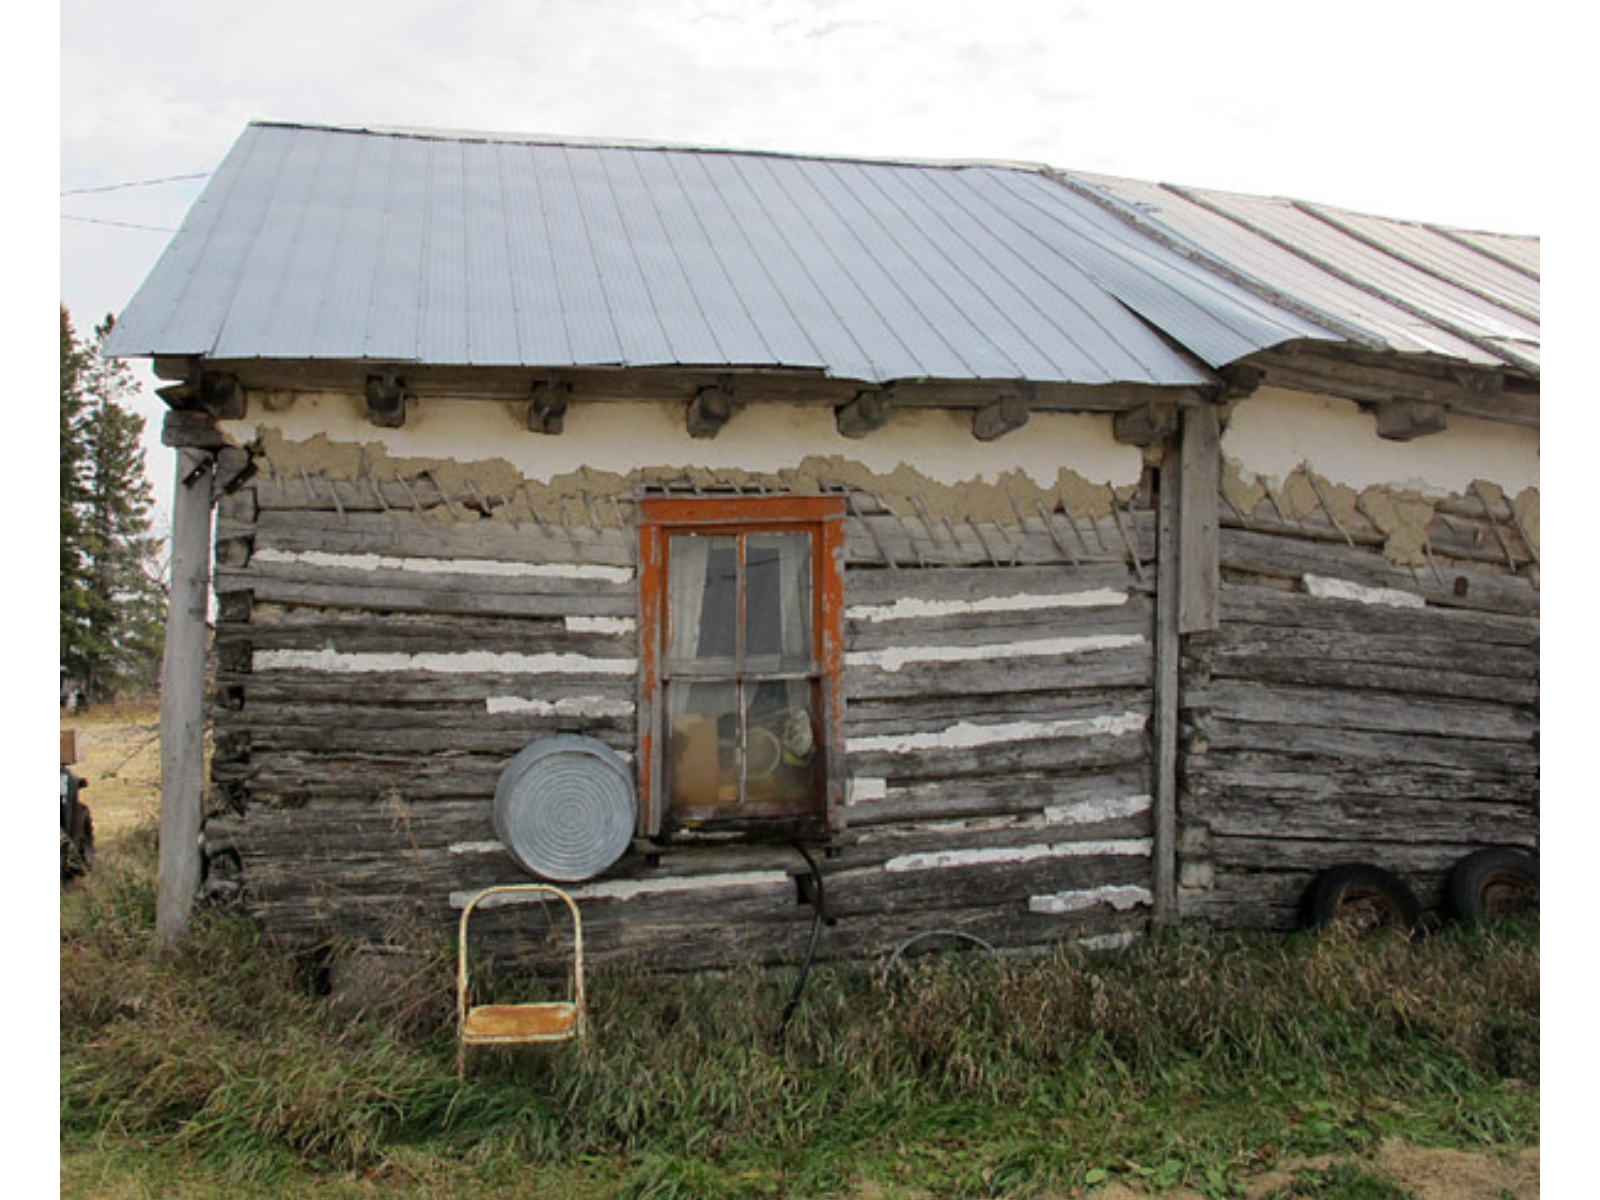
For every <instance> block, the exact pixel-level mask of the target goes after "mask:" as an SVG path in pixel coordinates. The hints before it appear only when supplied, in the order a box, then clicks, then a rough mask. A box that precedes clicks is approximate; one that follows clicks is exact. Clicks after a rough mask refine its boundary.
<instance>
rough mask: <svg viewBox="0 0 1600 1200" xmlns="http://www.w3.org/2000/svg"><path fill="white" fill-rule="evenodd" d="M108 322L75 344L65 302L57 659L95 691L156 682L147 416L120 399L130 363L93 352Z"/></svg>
mask: <svg viewBox="0 0 1600 1200" xmlns="http://www.w3.org/2000/svg"><path fill="white" fill-rule="evenodd" d="M110 331H111V318H109V317H107V318H106V322H105V324H103V325H101V326H100V327H98V328H97V329H96V330H95V339H94V342H93V343H92V344H83V343H79V342H77V340H76V338H75V337H74V336H73V335H72V331H71V324H70V320H69V319H68V317H67V314H66V311H65V309H63V311H62V440H63V445H62V646H61V662H62V671H63V673H64V674H68V675H69V676H70V677H71V678H72V679H74V680H75V681H76V682H78V683H81V684H82V685H83V687H84V689H85V691H86V692H87V694H88V696H89V698H90V699H91V700H98V699H101V698H103V697H105V696H107V695H111V694H114V693H116V692H118V691H122V690H128V689H144V688H149V687H151V686H153V685H154V683H155V679H156V676H157V673H158V670H159V663H160V653H161V613H162V607H163V596H162V593H161V588H160V582H159V579H158V577H157V570H156V565H155V564H156V540H155V538H153V537H152V536H151V534H150V508H151V503H152V498H151V489H150V484H149V481H148V479H147V478H146V477H145V473H144V452H143V449H142V448H141V446H140V444H139V439H140V436H141V434H142V433H143V431H144V419H143V418H142V417H140V416H138V415H137V414H136V413H134V412H132V411H130V410H129V409H127V408H125V407H124V406H123V401H124V400H125V399H126V398H127V397H129V396H131V395H132V394H133V391H134V383H133V379H132V376H131V374H130V372H129V371H128V369H127V367H126V366H124V365H123V364H121V363H118V362H114V361H112V360H110V359H106V358H103V357H101V356H100V354H99V352H98V347H99V346H100V344H101V343H103V342H104V340H105V337H106V335H107V334H108V333H109V332H110ZM69 367H70V369H71V384H72V386H71V389H70V390H71V391H72V392H73V393H74V394H73V395H71V396H69V395H68V392H69V386H68V382H69V376H68V372H69ZM69 435H70V437H71V439H72V441H73V442H74V445H73V446H72V447H71V448H70V449H69V447H68V446H67V444H66V443H67V441H68V438H69ZM69 510H70V514H69ZM69 517H70V519H69ZM69 534H70V538H71V543H70V545H69ZM69 567H70V570H71V574H70V575H69Z"/></svg>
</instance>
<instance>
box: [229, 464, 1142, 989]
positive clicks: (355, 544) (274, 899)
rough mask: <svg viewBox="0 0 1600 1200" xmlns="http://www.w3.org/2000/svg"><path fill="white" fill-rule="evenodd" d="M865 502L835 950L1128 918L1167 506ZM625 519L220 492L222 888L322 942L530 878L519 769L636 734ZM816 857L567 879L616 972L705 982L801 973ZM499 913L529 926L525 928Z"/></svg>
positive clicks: (368, 485)
mask: <svg viewBox="0 0 1600 1200" xmlns="http://www.w3.org/2000/svg"><path fill="white" fill-rule="evenodd" d="M846 495H847V498H848V501H849V504H848V512H849V514H850V515H849V517H848V525H847V539H846V541H847V563H846V584H845V590H846V662H845V672H846V680H845V684H846V738H847V745H846V753H847V755H848V760H847V761H848V772H849V778H850V785H849V803H848V805H847V813H846V828H845V830H844V832H843V833H842V834H841V835H840V836H839V837H838V838H837V839H836V841H835V843H834V844H833V845H832V846H830V847H828V848H827V850H826V853H825V855H821V856H819V861H820V864H821V867H822V870H823V873H824V879H825V885H826V911H827V914H828V917H829V920H830V925H829V927H828V928H827V930H826V931H825V933H824V934H823V936H822V939H821V943H820V946H819V953H820V954H822V955H823V956H871V955H877V954H884V953H889V952H891V951H892V950H893V949H894V948H895V947H896V946H898V945H900V944H903V943H904V942H905V941H906V939H908V938H910V937H912V936H913V935H915V934H919V933H923V932H926V931H929V930H940V929H944V930H950V929H954V930H960V931H962V932H964V933H967V934H971V935H973V936H977V937H981V938H983V939H984V940H986V941H988V942H990V943H992V944H994V945H996V946H1020V945H1032V944H1039V943H1044V942H1049V941H1052V940H1055V939H1060V938H1080V939H1095V938H1111V939H1117V938H1121V937H1124V936H1126V935H1128V934H1129V932H1130V931H1132V930H1133V929H1136V928H1139V927H1141V926H1142V925H1143V924H1144V923H1145V921H1146V919H1147V916H1148V908H1149V904H1150V887H1151V881H1150V876H1151V815H1150V809H1151V794H1150V793H1151V770H1150V741H1149V732H1148V723H1149V716H1150V712H1151V707H1152V706H1151V697H1150V688H1151V672H1152V646H1151V643H1152V636H1153V635H1152V629H1151V621H1152V607H1153V606H1152V603H1151V598H1150V595H1149V589H1150V585H1151V583H1152V582H1153V576H1154V573H1153V555H1154V519H1153V515H1152V513H1151V512H1150V511H1149V509H1148V506H1146V505H1142V504H1140V503H1138V502H1136V501H1135V502H1129V501H1127V500H1124V501H1123V502H1122V503H1121V504H1119V505H1116V506H1114V507H1112V508H1110V509H1109V510H1108V509H1107V508H1105V507H1104V506H1101V508H1100V511H1099V512H1098V514H1096V513H1092V512H1072V511H1069V510H1068V509H1066V508H1064V507H1057V508H1056V509H1054V510H1046V509H1045V508H1043V507H1038V508H1037V509H1036V510H1035V511H1033V512H1027V513H1025V512H1021V511H1019V512H1018V513H1017V519H1016V520H1015V521H1014V522H1010V523H1006V524H998V523H994V522H980V521H953V520H951V519H949V518H948V517H933V516H931V515H929V514H928V513H926V512H915V511H911V512H891V511H890V510H889V509H888V508H887V507H886V506H885V504H884V503H882V502H881V501H880V500H879V499H878V498H876V497H874V496H873V495H871V494H869V493H866V492H861V491H850V492H848V493H846ZM474 505H476V506H477V507H478V510H479V511H478V512H476V513H475V512H473V507H474ZM631 507H632V506H631V504H630V503H629V502H628V501H626V500H622V499H619V498H616V497H614V496H611V495H607V496H604V497H599V496H596V497H574V499H573V503H572V505H571V509H572V511H573V512H574V513H577V514H581V515H580V516H578V517H577V518H576V519H574V520H569V521H566V522H561V523H557V522H553V521H549V520H542V519H537V520H533V521H523V522H521V523H520V524H519V523H515V522H511V521H508V520H507V519H505V518H506V514H505V513H499V514H498V515H497V514H496V513H495V511H494V504H493V502H492V501H491V500H489V499H488V498H487V497H486V496H485V495H484V493H483V491H481V490H479V489H474V488H472V487H470V485H469V486H468V487H467V488H466V489H465V490H464V491H462V490H458V491H457V492H456V493H453V494H446V493H445V492H444V491H442V490H441V489H440V488H439V487H438V486H436V485H435V484H434V483H433V482H432V481H431V480H430V479H429V478H428V477H426V476H420V477H415V478H409V479H404V480H402V479H396V480H394V481H391V482H383V483H380V482H378V481H376V480H374V479H371V478H368V479H363V480H349V479H332V478H326V477H318V476H316V475H311V474H305V473H299V474H276V475H275V474H273V473H271V472H270V471H268V472H265V473H264V477H261V478H257V479H254V480H252V481H251V482H250V483H248V484H247V485H246V486H245V487H243V488H242V489H240V490H239V491H237V492H236V493H235V494H233V495H232V496H230V497H228V498H227V499H226V500H225V501H224V502H223V504H222V506H221V508H220V510H219V519H218V523H217V570H216V589H217V593H218V620H217V624H216V647H215V648H216V665H217V671H216V695H217V712H216V716H215V753H214V757H213V765H212V783H213V788H212V810H213V811H212V814H211V816H210V819H209V821H208V823H207V828H206V833H205V847H206V854H207V858H208V876H209V885H208V886H209V887H210V888H211V889H212V891H213V892H215V893H218V894H236V895H237V896H238V897H239V898H240V899H241V901H242V903H243V904H244V905H245V907H246V908H247V910H248V911H250V912H251V913H253V914H254V915H256V916H257V917H258V918H259V919H260V920H261V921H262V923H263V924H264V926H265V927H266V928H267V930H268V931H269V932H270V933H271V934H272V935H273V936H275V937H276V938H278V939H279V940H281V941H282V942H284V943H286V944H289V945H292V946H298V947H310V946H314V945H318V944H324V943H326V942H328V941H330V940H337V939H348V940H352V941H358V942H374V941H376V942H389V943H399V944H407V943H414V942H415V941H416V940H418V938H419V937H422V938H426V937H441V938H445V939H448V938H451V937H453V935H454V921H455V919H456V917H457V915H458V913H459V909H460V907H461V905H462V904H463V903H464V901H465V898H466V897H467V896H468V895H470V894H471V893H472V892H474V891H475V890H477V889H479V888H481V887H485V886H489V885H491V884H497V883H514V882H525V881H526V878H525V876H523V874H522V873H521V872H520V870H519V869H518V868H517V867H516V866H515V864H514V863H513V862H512V861H511V859H510V857H509V856H508V855H507V854H506V852H505V851H504V850H503V848H501V846H500V845H499V843H498V842H497V841H496V840H495V834H494V831H493V817H492V812H493V799H492V798H493V792H494V788H495V784H496V782H497V780H498V775H499V772H500V770H501V769H502V768H503V767H504V766H505V764H506V763H507V762H508V761H509V760H510V758H511V757H512V756H513V755H514V754H515V753H516V752H517V751H519V750H520V749H522V748H523V747H524V746H525V745H527V744H528V743H529V742H531V741H533V740H534V739H536V738H539V737H542V736H546V735H549V734H554V733H581V734H586V735H590V736H593V737H596V738H599V739H601V740H602V741H604V742H606V743H607V744H608V745H610V746H612V747H613V748H614V749H616V750H617V751H619V752H620V753H623V754H624V755H631V753H632V751H633V749H634V747H635V745H636V730H635V704H634V696H635V688H636V671H637V659H638V630H637V628H636V609H637V594H636V589H637V583H636V581H635V578H634V556H635V553H636V544H637V536H636V533H635V531H634V528H633V523H632V515H631ZM806 874H807V867H806V864H805V862H804V859H803V858H802V857H801V856H800V854H799V853H798V852H797V851H796V850H795V849H794V848H792V847H791V846H788V845H781V844H780V845H736V844H729V843H727V842H725V841H720V840H718V839H716V838H715V837H714V836H710V835H702V836H700V837H699V838H698V839H696V838H693V837H680V838H678V839H675V840H674V841H673V842H672V843H671V844H670V845H667V846H647V845H642V844H641V845H640V846H638V847H636V849H635V850H634V851H633V852H630V853H629V854H627V855H626V856H625V857H624V858H623V859H622V860H621V861H620V862H619V863H618V864H616V866H615V867H614V868H612V869H611V870H610V871H608V872H606V873H605V875H604V876H603V877H602V878H600V879H598V880H595V881H591V882H590V883H587V884H582V885H577V886H576V887H575V888H574V891H575V894H576V895H577V896H578V897H579V899H580V902H581V903H582V906H583V912H584V917H585V925H586V934H587V938H586V940H587V942H588V946H589V949H590V952H591V954H592V956H593V958H594V959H595V960H597V961H608V960H617V959H627V958H635V957H637V958H641V959H643V960H645V961H648V962H651V963H654V964H656V965H660V966H668V967H672V968H675V969H691V968H697V967H706V966H719V965H728V964H730V963H732V962H741V961H743V962H747V961H755V962H786V961H796V960H797V959H798V958H799V957H800V955H801V954H802V953H803V951H804V948H805V945H806V941H807V938H808V936H809V932H810V926H811V920H812V914H813V911H814V910H813V908H812V907H811V906H810V904H809V903H808V902H807V900H808V895H809V890H810V889H809V886H808V884H807V882H806V881H805V880H804V879H803V878H802V877H804V876H805V875H806ZM485 919H486V924H487V925H488V927H489V936H490V937H495V936H498V935H497V932H496V931H497V929H498V930H501V931H502V932H503V934H504V938H505V939H509V938H510V936H511V934H510V931H511V930H512V929H513V928H514V927H515V917H514V915H508V914H492V913H489V914H485ZM506 944H510V943H509V942H507V943H506Z"/></svg>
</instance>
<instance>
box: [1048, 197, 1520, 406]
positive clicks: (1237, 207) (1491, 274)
mask: <svg viewBox="0 0 1600 1200" xmlns="http://www.w3.org/2000/svg"><path fill="white" fill-rule="evenodd" d="M1063 180H1064V182H1066V183H1067V184H1068V185H1069V186H1071V187H1073V188H1074V189H1075V190H1077V191H1078V192H1079V193H1080V194H1083V195H1086V196H1093V197H1096V198H1098V199H1100V200H1101V201H1102V202H1104V203H1106V204H1107V205H1108V206H1109V207H1110V208H1112V209H1114V210H1115V211H1118V212H1120V213H1121V214H1122V215H1123V216H1124V217H1125V218H1126V219H1128V220H1129V221H1130V222H1132V223H1133V224H1135V225H1136V226H1137V227H1139V228H1140V229H1142V230H1144V231H1145V232H1147V233H1149V234H1150V235H1151V236H1154V237H1157V238H1159V239H1160V240H1161V241H1162V242H1163V243H1164V244H1166V245H1168V246H1170V247H1172V248H1174V249H1177V250H1179V251H1180V252H1183V253H1187V254H1189V255H1191V256H1192V257H1193V258H1194V259H1195V260H1196V261H1198V262H1202V263H1206V264H1208V265H1211V266H1212V267H1214V268H1216V269H1218V270H1221V271H1223V272H1225V273H1226V274H1227V275H1228V276H1229V278H1231V279H1233V280H1234V281H1236V282H1238V283H1240V284H1242V285H1243V286H1245V287H1248V288H1249V289H1250V290H1252V291H1253V292H1255V293H1256V294H1257V295H1259V296H1261V297H1262V298H1264V299H1270V300H1273V301H1275V302H1276V303H1279V304H1282V305H1284V306H1286V307H1289V308H1291V309H1293V310H1294V311H1296V312H1299V313H1300V314H1301V315H1303V316H1306V317H1308V318H1309V319H1311V320H1314V321H1316V322H1317V323H1318V324H1321V325H1324V326H1326V327H1328V328H1330V329H1334V330H1338V331H1339V332H1341V333H1343V334H1344V335H1345V336H1346V337H1347V338H1348V339H1349V340H1350V341H1351V342H1353V343H1355V344H1357V345H1362V346H1365V347H1367V348H1369V349H1375V350H1385V351H1394V352H1397V353H1402V354H1430V355H1443V356H1446V357H1449V358H1454V359H1458V360H1461V361H1464V362H1466V363H1470V364H1473V365H1476V366H1485V367H1510V368H1514V369H1517V370H1521V371H1524V372H1527V373H1528V374H1531V375H1537V373H1538V370H1539V239H1538V238H1536V237H1514V236H1511V235H1507V234H1494V233H1476V232H1470V231H1464V230H1456V229H1450V228H1447V227H1444V226H1441V225H1433V224H1424V223H1420V222H1415V221H1399V220H1392V219H1389V218H1384V217H1373V216H1366V215H1363V214H1359V213H1352V212H1347V211H1345V210H1343V209H1338V208H1333V207H1330V206H1327V205H1320V204H1309V203H1306V202H1303V201H1298V200H1284V199H1274V198H1266V197H1259V196H1244V195H1237V194H1233V193H1225V192H1216V191H1206V190H1202V189H1198V188H1187V187H1178V186H1175V185H1172V184H1154V183H1140V182H1136V181H1134V180H1128V179H1116V178H1111V177H1109V176H1103V175H1092V174H1086V173H1082V172H1072V173H1070V174H1065V175H1063Z"/></svg>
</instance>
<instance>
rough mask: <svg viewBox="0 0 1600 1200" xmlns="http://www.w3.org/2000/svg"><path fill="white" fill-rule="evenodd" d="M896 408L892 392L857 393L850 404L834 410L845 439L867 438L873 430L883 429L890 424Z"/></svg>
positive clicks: (840, 431) (837, 424)
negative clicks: (890, 416)
mask: <svg viewBox="0 0 1600 1200" xmlns="http://www.w3.org/2000/svg"><path fill="white" fill-rule="evenodd" d="M894 406H895V398H894V393H893V392H892V391H882V392H857V393H856V396H855V399H854V400H852V401H850V403H849V404H843V405H840V406H839V407H838V408H836V409H834V410H833V417H834V423H835V425H836V426H837V427H838V430H839V433H840V434H841V435H842V436H844V437H847V438H861V437H866V436H867V434H869V433H871V432H872V431H873V430H875V429H882V428H883V427H884V426H885V425H886V424H888V421H889V414H890V412H892V411H893V409H894Z"/></svg>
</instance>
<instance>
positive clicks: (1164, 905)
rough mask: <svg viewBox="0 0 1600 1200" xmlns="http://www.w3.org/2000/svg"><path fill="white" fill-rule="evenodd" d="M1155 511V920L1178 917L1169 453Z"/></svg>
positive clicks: (1176, 678)
mask: <svg viewBox="0 0 1600 1200" xmlns="http://www.w3.org/2000/svg"><path fill="white" fill-rule="evenodd" d="M1167 463H1168V466H1166V467H1164V468H1163V470H1162V472H1161V496H1160V498H1159V508H1158V510H1157V514H1156V647H1155V650H1156V669H1155V696H1154V701H1155V712H1154V718H1155V731H1154V732H1155V737H1156V761H1155V797H1154V799H1155V806H1154V811H1153V812H1152V814H1151V815H1152V817H1153V819H1154V826H1153V829H1152V833H1153V835H1154V836H1153V838H1152V843H1153V844H1152V847H1151V853H1152V858H1153V861H1152V864H1151V866H1152V871H1153V874H1154V879H1153V881H1152V888H1151V891H1152V893H1153V896H1154V901H1155V903H1154V912H1153V914H1152V916H1153V917H1154V920H1155V923H1156V924H1157V925H1158V926H1160V925H1169V924H1171V923H1172V922H1173V921H1175V920H1176V919H1177V916H1178V889H1177V877H1178V875H1177V857H1178V856H1177V843H1178V712H1179V709H1180V704H1179V687H1180V685H1181V675H1180V674H1179V671H1178V663H1179V653H1178V651H1179V637H1178V597H1179V570H1178V567H1179V560H1180V555H1179V550H1178V542H1179V518H1180V515H1181V513H1180V506H1181V503H1182V496H1181V493H1182V487H1181V484H1180V479H1179V474H1180V471H1181V468H1180V470H1174V469H1173V468H1174V467H1176V466H1177V455H1176V454H1173V453H1172V452H1170V451H1169V452H1168V455H1167Z"/></svg>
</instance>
